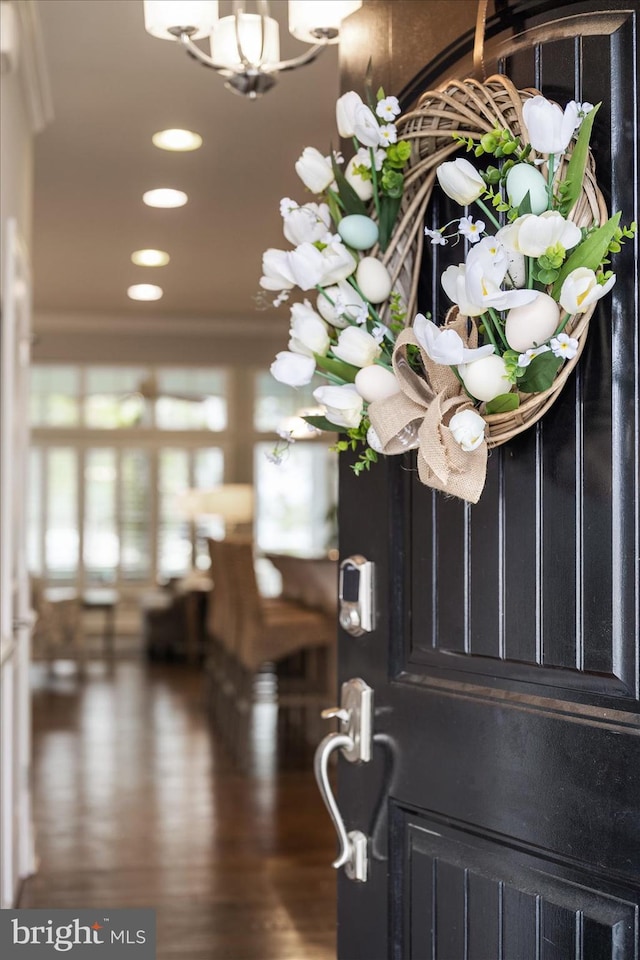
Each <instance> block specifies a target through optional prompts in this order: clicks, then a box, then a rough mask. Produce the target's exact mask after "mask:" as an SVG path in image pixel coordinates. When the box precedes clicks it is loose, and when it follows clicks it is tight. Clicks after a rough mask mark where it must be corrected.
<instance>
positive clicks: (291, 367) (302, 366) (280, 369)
mask: <svg viewBox="0 0 640 960" xmlns="http://www.w3.org/2000/svg"><path fill="white" fill-rule="evenodd" d="M270 370H271V376H272V377H275V379H276V380H278V382H279V383H286V384H287V386H288V387H304V386H306V385H307V384H308V383H311V380H312V379H313V375H314V373H315V371H316V362H315V360H314V359H313V357H305V356H303V355H302V354H300V353H288V352H287V351H286V350H282V351H281V352H280V353H278V354H276V358H275V360H274V361H273V363H272V364H271V367H270Z"/></svg>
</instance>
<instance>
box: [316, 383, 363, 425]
mask: <svg viewBox="0 0 640 960" xmlns="http://www.w3.org/2000/svg"><path fill="white" fill-rule="evenodd" d="M313 397H314V400H317V401H318V403H322V404H324V407H325V416H326V418H327V420H329V421H330V422H331V423H335V425H336V426H337V427H347V428H348V429H351V428H353V427H357V426H358V425H359V424H360V421H361V420H362V407H363V403H364V401H363V399H362V397H361V396H360V394H359V393H358V391H357V390H356V388H355V387H354V386H353V384H351V383H347V384H345V385H344V386H341V387H333V386H326V387H317V388H316V389H315V390H314V391H313Z"/></svg>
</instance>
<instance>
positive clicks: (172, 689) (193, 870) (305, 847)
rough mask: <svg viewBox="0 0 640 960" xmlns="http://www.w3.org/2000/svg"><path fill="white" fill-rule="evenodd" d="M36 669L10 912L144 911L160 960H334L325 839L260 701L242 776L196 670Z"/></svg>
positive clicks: (317, 813)
mask: <svg viewBox="0 0 640 960" xmlns="http://www.w3.org/2000/svg"><path fill="white" fill-rule="evenodd" d="M33 670H34V700H33V716H34V788H35V822H36V831H37V854H38V859H39V870H38V873H37V874H36V875H35V876H34V877H31V878H29V879H28V880H27V881H26V883H25V885H24V888H23V891H22V896H21V900H20V906H21V907H49V908H55V907H96V908H98V907H99V908H102V907H128V906H131V907H133V906H152V907H155V908H156V910H157V927H158V958H159V960H170V958H171V960H333V958H334V957H335V948H334V940H335V875H334V871H333V870H332V869H331V866H330V864H331V860H332V859H333V857H334V855H335V838H334V835H333V833H332V828H331V825H330V823H329V820H328V817H327V814H326V811H325V809H324V807H323V805H322V802H321V800H320V796H319V794H318V791H317V788H316V786H315V782H314V780H313V774H312V772H311V765H310V758H309V757H308V756H303V755H301V754H300V752H299V751H298V749H297V748H294V747H293V746H291V745H290V744H289V746H287V744H286V741H283V740H282V738H280V741H279V742H278V739H277V737H275V736H274V719H275V718H274V708H273V706H272V705H271V704H260V705H259V706H258V707H257V708H256V711H255V716H254V724H253V728H252V734H251V742H250V744H249V745H248V748H247V757H248V762H247V769H246V771H245V772H240V771H238V769H236V768H234V766H233V765H232V764H231V762H230V761H229V759H228V757H227V755H226V753H225V751H224V749H223V748H222V746H221V744H220V743H219V742H218V741H217V739H216V737H215V735H212V732H211V730H210V729H209V723H208V720H207V717H206V715H205V712H204V707H203V689H202V678H201V673H200V671H199V670H198V669H197V668H195V667H187V666H184V665H182V664H179V665H167V666H165V665H162V666H158V665H154V666H149V665H147V664H146V663H144V662H142V661H140V662H138V661H133V660H131V661H120V662H117V663H116V665H115V666H114V667H112V668H111V669H110V668H109V667H108V666H107V665H106V664H104V663H100V662H94V663H92V664H90V666H89V671H88V674H87V677H86V679H84V680H79V679H77V678H76V676H75V674H67V675H60V674H58V675H56V676H54V677H48V676H47V674H46V671H45V669H44V667H43V666H40V665H37V666H35V667H34V668H33Z"/></svg>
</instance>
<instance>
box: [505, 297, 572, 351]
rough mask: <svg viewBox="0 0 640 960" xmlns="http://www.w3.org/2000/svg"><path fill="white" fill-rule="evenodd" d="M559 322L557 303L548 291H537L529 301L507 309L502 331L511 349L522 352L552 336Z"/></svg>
mask: <svg viewBox="0 0 640 960" xmlns="http://www.w3.org/2000/svg"><path fill="white" fill-rule="evenodd" d="M559 323H560V310H559V309H558V304H557V303H556V302H555V300H554V299H553V298H552V297H550V296H549V294H548V293H539V294H538V295H537V296H536V299H535V300H533V301H532V302H531V303H525V304H524V306H522V307H512V308H511V310H509V313H508V314H507V320H506V323H505V327H504V332H505V336H506V338H507V343H508V344H509V346H510V347H511V349H512V350H517V351H518V352H519V353H523V352H524V351H525V350H529V349H530V348H531V347H536V346H539V345H540V344H541V343H544V342H545V340H548V339H549V337H551V336H553V334H554V333H555V332H556V330H557V329H558V324H559Z"/></svg>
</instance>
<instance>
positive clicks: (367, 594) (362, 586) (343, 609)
mask: <svg viewBox="0 0 640 960" xmlns="http://www.w3.org/2000/svg"><path fill="white" fill-rule="evenodd" d="M338 599H339V616H338V619H339V621H340V626H341V627H342V629H343V630H345V631H346V632H347V633H350V634H351V636H352V637H361V636H362V634H363V633H371V631H372V630H374V629H375V620H376V611H375V591H374V565H373V563H372V562H371V561H370V560H366V559H365V557H362V556H360V554H355V555H354V556H352V557H347V558H346V559H345V560H343V561H342V563H341V564H340V582H339V589H338Z"/></svg>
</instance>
